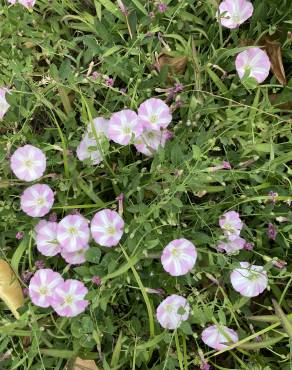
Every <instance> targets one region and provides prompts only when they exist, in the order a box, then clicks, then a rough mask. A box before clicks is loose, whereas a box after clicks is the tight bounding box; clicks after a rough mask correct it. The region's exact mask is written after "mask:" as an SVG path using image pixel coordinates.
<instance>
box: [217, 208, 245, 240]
mask: <svg viewBox="0 0 292 370" xmlns="http://www.w3.org/2000/svg"><path fill="white" fill-rule="evenodd" d="M219 226H220V227H221V229H222V230H223V232H224V235H225V236H226V237H227V238H228V239H229V240H233V239H236V238H237V237H238V236H239V234H240V231H241V229H242V227H243V223H242V221H241V219H240V217H239V213H238V212H235V211H229V212H226V213H224V215H222V216H221V218H220V220H219Z"/></svg>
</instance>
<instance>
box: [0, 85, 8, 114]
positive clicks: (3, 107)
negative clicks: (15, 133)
mask: <svg viewBox="0 0 292 370" xmlns="http://www.w3.org/2000/svg"><path fill="white" fill-rule="evenodd" d="M7 93H8V90H7V89H6V88H5V87H1V88H0V121H1V120H2V119H3V117H4V115H5V113H6V112H7V111H8V109H9V107H10V104H9V103H8V102H7V100H6V94H7Z"/></svg>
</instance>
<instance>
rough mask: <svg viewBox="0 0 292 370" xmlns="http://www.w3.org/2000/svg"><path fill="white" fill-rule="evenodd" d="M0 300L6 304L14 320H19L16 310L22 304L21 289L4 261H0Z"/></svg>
mask: <svg viewBox="0 0 292 370" xmlns="http://www.w3.org/2000/svg"><path fill="white" fill-rule="evenodd" d="M0 298H1V299H2V300H3V301H4V302H5V303H6V305H7V306H8V308H9V309H10V311H11V312H12V313H13V315H14V316H15V318H16V319H19V313H18V312H17V309H18V308H19V307H21V306H22V305H23V302H24V297H23V293H22V289H21V287H20V284H19V281H18V280H17V277H16V275H15V273H14V272H13V270H12V268H11V267H10V265H9V264H8V263H7V262H6V261H4V260H0Z"/></svg>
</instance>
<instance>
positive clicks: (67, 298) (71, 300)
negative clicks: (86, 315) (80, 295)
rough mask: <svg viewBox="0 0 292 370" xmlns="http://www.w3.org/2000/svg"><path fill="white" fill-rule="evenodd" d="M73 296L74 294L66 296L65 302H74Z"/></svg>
mask: <svg viewBox="0 0 292 370" xmlns="http://www.w3.org/2000/svg"><path fill="white" fill-rule="evenodd" d="M73 301H74V300H73V297H72V295H68V296H67V297H66V298H65V303H67V304H72V303H73Z"/></svg>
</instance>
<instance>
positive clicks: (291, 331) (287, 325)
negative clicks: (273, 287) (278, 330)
mask: <svg viewBox="0 0 292 370" xmlns="http://www.w3.org/2000/svg"><path fill="white" fill-rule="evenodd" d="M272 302H273V305H274V308H275V313H276V315H277V316H278V317H279V319H280V321H281V324H282V326H283V329H284V330H285V331H286V333H287V334H288V335H289V338H290V340H291V339H292V324H291V322H290V321H289V320H288V318H287V316H286V315H285V313H284V312H283V310H282V308H281V306H280V305H279V303H278V302H277V301H276V300H275V299H272Z"/></svg>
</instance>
